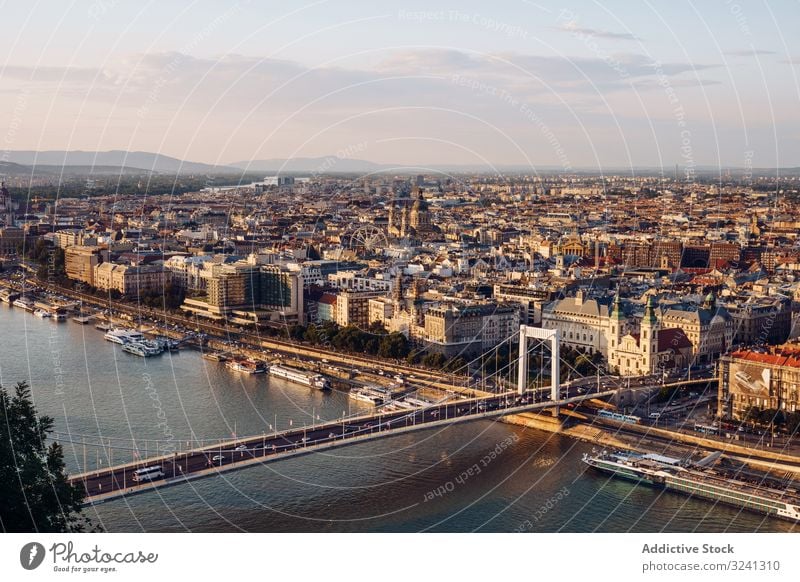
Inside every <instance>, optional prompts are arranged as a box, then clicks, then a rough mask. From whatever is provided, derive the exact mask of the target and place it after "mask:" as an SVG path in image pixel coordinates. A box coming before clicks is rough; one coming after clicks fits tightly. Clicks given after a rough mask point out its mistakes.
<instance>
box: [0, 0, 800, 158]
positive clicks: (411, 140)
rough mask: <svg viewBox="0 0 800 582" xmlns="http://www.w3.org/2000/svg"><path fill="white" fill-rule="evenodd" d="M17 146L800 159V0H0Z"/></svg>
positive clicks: (187, 153)
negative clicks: (310, 0) (443, 0)
mask: <svg viewBox="0 0 800 582" xmlns="http://www.w3.org/2000/svg"><path fill="white" fill-rule="evenodd" d="M0 13H2V14H3V36H2V44H3V48H4V50H3V51H0V108H2V110H3V111H4V112H5V115H3V116H2V117H0V135H1V136H2V140H3V141H2V145H0V150H2V151H0V155H2V153H3V152H6V155H7V152H8V151H11V150H64V149H68V150H90V151H92V150H100V151H103V150H111V149H122V150H131V151H151V152H159V153H162V154H166V155H170V156H174V157H178V158H182V159H187V160H191V161H200V162H207V163H231V162H236V161H246V160H257V159H268V158H288V157H317V156H328V155H337V156H339V157H353V158H358V159H366V160H370V161H374V162H380V163H389V164H391V163H397V164H418V165H420V166H423V167H424V166H425V165H428V164H430V165H441V164H467V165H469V164H481V165H486V164H489V165H497V166H505V165H524V166H530V167H533V168H540V167H555V168H561V169H563V170H564V171H570V170H573V169H583V168H590V169H596V170H602V169H605V168H612V167H616V168H619V167H622V168H630V167H642V166H647V167H661V168H665V169H667V170H668V171H670V172H671V171H672V168H673V167H674V165H675V164H678V165H680V167H681V168H690V167H695V166H697V167H700V166H712V167H731V166H732V167H750V166H752V167H775V166H781V167H789V166H800V139H798V138H799V137H800V116H798V115H797V111H798V103H799V102H800V79H798V75H799V74H800V46H798V45H800V40H798V35H797V31H796V23H797V22H798V17H800V3H798V2H796V1H792V2H789V1H780V0H779V1H769V2H767V1H765V0H706V1H700V0H697V1H695V2H690V1H686V0H675V1H661V2H656V1H654V0H643V1H641V2H630V1H605V2H592V1H572V2H570V1H569V0H567V1H564V2H551V1H545V0H541V1H540V0H537V1H533V0H500V1H496V2H486V1H485V0H483V1H480V2H476V1H472V0H462V1H452V2H437V1H435V0H434V1H427V2H423V1H416V0H412V1H404V2H402V3H398V2H384V1H381V0H377V1H358V2H356V1H344V0H317V1H312V2H306V1H303V0H300V1H287V2H282V1H270V2H256V1H247V0H239V1H238V2H206V1H195V2H188V1H187V2H177V1H173V0H161V1H155V0H153V1H150V0H141V1H139V2H124V1H121V0H88V1H86V2H77V1H73V2H68V1H58V2H57V1H49V0H47V1H38V2H37V1H35V0H33V1H26V2H22V1H18V2H8V1H6V2H0Z"/></svg>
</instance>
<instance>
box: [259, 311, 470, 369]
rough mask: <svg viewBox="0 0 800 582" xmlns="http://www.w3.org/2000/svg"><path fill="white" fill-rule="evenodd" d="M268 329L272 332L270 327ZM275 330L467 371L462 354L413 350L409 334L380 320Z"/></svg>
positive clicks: (319, 343)
mask: <svg viewBox="0 0 800 582" xmlns="http://www.w3.org/2000/svg"><path fill="white" fill-rule="evenodd" d="M265 331H267V333H269V328H267V330H265ZM272 333H273V334H278V333H280V334H281V335H283V336H284V337H288V338H290V339H293V340H296V341H302V342H308V343H310V344H312V345H315V346H323V347H332V348H335V349H337V350H340V351H343V352H352V353H359V354H369V355H372V356H380V357H381V358H388V359H393V360H405V361H406V362H407V363H409V364H419V365H422V366H424V367H427V368H431V369H434V370H443V371H446V372H460V373H464V374H465V373H467V361H466V360H465V359H464V358H463V357H461V356H456V357H453V358H447V357H445V356H444V355H442V354H439V353H425V352H423V351H419V350H414V349H413V348H412V345H411V343H410V342H409V341H408V338H406V336H404V335H403V334H402V333H400V332H396V331H395V332H391V333H390V332H389V331H387V329H386V328H385V327H384V326H383V324H381V323H379V322H373V323H372V324H371V325H370V326H369V327H368V328H366V329H361V328H359V327H356V326H354V325H348V326H344V327H343V326H339V325H337V324H336V323H334V322H332V321H325V322H321V323H311V324H309V325H292V326H289V327H288V328H284V330H283V331H282V332H278V331H277V330H276V329H274V328H272Z"/></svg>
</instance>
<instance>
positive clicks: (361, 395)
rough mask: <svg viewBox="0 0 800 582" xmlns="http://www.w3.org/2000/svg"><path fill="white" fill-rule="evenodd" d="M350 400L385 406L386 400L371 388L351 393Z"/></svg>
mask: <svg viewBox="0 0 800 582" xmlns="http://www.w3.org/2000/svg"><path fill="white" fill-rule="evenodd" d="M350 398H352V399H353V400H358V401H359V402H368V403H370V404H375V405H376V406H377V405H380V404H383V403H384V401H385V399H384V397H383V395H382V394H377V393H375V392H374V391H373V390H370V389H369V388H358V389H356V390H351V391H350Z"/></svg>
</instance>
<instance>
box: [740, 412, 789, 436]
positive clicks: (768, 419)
mask: <svg viewBox="0 0 800 582" xmlns="http://www.w3.org/2000/svg"><path fill="white" fill-rule="evenodd" d="M742 424H745V425H748V426H751V427H754V428H773V429H775V430H779V431H783V432H788V433H789V434H796V433H797V431H798V430H800V411H798V412H787V411H785V410H781V409H778V408H762V407H760V406H750V407H748V408H747V410H745V413H744V415H743V416H742Z"/></svg>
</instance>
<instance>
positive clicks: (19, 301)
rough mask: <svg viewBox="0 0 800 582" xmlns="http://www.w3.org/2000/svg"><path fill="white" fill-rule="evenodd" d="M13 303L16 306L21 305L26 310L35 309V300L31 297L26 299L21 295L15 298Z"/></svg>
mask: <svg viewBox="0 0 800 582" xmlns="http://www.w3.org/2000/svg"><path fill="white" fill-rule="evenodd" d="M11 305H13V306H14V307H21V308H22V309H24V310H25V311H33V301H31V300H30V299H25V298H24V297H20V298H19V299H17V300H15V301H14V303H12V304H11Z"/></svg>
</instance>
